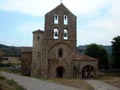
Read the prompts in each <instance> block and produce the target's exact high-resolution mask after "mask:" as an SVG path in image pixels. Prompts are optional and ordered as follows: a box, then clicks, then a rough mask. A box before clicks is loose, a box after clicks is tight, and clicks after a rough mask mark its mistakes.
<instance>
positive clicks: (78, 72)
mask: <svg viewBox="0 0 120 90" xmlns="http://www.w3.org/2000/svg"><path fill="white" fill-rule="evenodd" d="M76 19H77V18H76V16H75V15H74V14H72V13H71V12H70V11H69V10H68V9H67V8H66V7H65V6H64V5H63V4H62V3H61V4H60V5H59V6H57V7H56V8H54V9H53V10H52V11H50V12H48V13H47V14H46V15H45V28H44V29H45V30H44V31H42V30H39V29H38V30H36V31H34V32H33V49H32V54H31V55H32V64H30V62H29V65H28V67H27V68H26V70H27V69H28V71H30V72H31V76H32V77H41V78H83V77H91V76H93V77H95V76H97V75H98V67H97V66H98V65H97V64H98V60H97V59H95V58H92V57H89V56H85V55H79V54H78V53H77V50H76V42H77V41H76V34H77V32H76V27H77V26H76ZM26 54H27V53H24V52H23V55H22V56H23V59H24V60H22V61H24V62H23V65H25V64H24V63H25V62H26V63H27V61H29V60H30V59H29V60H27V58H24V56H25V57H26ZM29 55H30V53H28V57H29V58H30V56H29ZM25 59H26V60H25ZM23 70H24V69H23ZM30 72H27V73H30ZM24 73H25V72H24Z"/></svg>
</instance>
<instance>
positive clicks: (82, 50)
mask: <svg viewBox="0 0 120 90" xmlns="http://www.w3.org/2000/svg"><path fill="white" fill-rule="evenodd" d="M102 46H103V45H102ZM103 47H104V48H105V50H106V51H107V53H108V55H109V56H110V55H111V54H112V46H103ZM86 48H87V45H83V46H78V47H77V49H78V52H79V53H81V54H84V52H85V50H86Z"/></svg>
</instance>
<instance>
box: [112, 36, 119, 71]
mask: <svg viewBox="0 0 120 90" xmlns="http://www.w3.org/2000/svg"><path fill="white" fill-rule="evenodd" d="M112 67H113V68H115V69H120V36H117V37H114V38H113V40H112Z"/></svg>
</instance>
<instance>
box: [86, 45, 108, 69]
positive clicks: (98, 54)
mask: <svg viewBox="0 0 120 90" xmlns="http://www.w3.org/2000/svg"><path fill="white" fill-rule="evenodd" d="M85 54H86V55H88V56H91V57H94V58H97V59H98V60H99V61H98V67H99V68H100V69H108V67H109V63H108V62H109V60H108V54H107V52H106V50H105V48H104V47H102V46H100V45H97V44H90V45H88V46H87V49H86V51H85Z"/></svg>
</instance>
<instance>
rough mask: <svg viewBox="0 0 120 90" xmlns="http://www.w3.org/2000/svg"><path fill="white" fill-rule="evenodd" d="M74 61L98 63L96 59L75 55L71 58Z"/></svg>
mask: <svg viewBox="0 0 120 90" xmlns="http://www.w3.org/2000/svg"><path fill="white" fill-rule="evenodd" d="M73 60H74V61H98V59H96V58H93V57H90V56H87V55H77V56H76V57H75V58H73Z"/></svg>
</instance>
